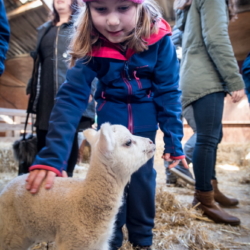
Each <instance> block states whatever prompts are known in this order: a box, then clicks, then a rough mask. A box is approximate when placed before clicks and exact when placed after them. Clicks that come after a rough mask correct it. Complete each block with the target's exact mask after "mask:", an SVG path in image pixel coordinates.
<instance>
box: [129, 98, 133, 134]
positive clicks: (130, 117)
mask: <svg viewBox="0 0 250 250" xmlns="http://www.w3.org/2000/svg"><path fill="white" fill-rule="evenodd" d="M133 125H134V124H133V116H132V106H131V103H128V130H129V131H130V132H131V134H133V127H134V126H133Z"/></svg>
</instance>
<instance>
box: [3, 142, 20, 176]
mask: <svg viewBox="0 0 250 250" xmlns="http://www.w3.org/2000/svg"><path fill="white" fill-rule="evenodd" d="M17 169H18V166H17V163H16V161H15V160H14V155H13V150H12V143H0V173H3V172H6V173H15V172H17Z"/></svg>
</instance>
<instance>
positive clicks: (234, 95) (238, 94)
mask: <svg viewBox="0 0 250 250" xmlns="http://www.w3.org/2000/svg"><path fill="white" fill-rule="evenodd" d="M244 95H245V90H244V89H241V90H237V91H234V92H232V94H231V98H232V101H233V102H239V101H240V100H241V99H242V97H243V96H244Z"/></svg>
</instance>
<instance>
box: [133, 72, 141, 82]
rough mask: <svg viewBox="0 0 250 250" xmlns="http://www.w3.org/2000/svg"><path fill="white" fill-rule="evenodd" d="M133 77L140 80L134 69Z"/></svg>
mask: <svg viewBox="0 0 250 250" xmlns="http://www.w3.org/2000/svg"><path fill="white" fill-rule="evenodd" d="M134 77H135V79H136V80H140V78H139V77H137V76H136V70H135V71H134Z"/></svg>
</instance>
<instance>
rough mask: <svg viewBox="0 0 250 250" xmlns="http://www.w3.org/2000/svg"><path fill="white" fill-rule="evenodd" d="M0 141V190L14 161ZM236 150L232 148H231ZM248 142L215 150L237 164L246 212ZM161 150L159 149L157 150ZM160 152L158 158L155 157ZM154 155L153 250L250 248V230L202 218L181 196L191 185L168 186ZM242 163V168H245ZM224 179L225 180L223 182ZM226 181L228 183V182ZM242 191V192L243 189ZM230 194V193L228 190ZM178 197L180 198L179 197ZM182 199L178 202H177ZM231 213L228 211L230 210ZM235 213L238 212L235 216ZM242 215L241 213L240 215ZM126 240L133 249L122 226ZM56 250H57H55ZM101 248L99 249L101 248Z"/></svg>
mask: <svg viewBox="0 0 250 250" xmlns="http://www.w3.org/2000/svg"><path fill="white" fill-rule="evenodd" d="M6 145H7V144H0V181H1V182H0V191H1V189H2V188H3V186H4V185H5V184H6V183H7V182H8V181H9V180H11V179H12V178H14V177H15V175H16V171H17V164H16V163H15V161H14V160H13V154H12V150H11V144H8V145H7V146H6ZM234 149H235V150H234ZM249 149H250V147H249V145H244V146H243V147H242V148H241V151H240V148H239V147H233V146H230V145H226V146H225V148H224V147H222V146H221V147H220V149H219V152H218V162H217V163H220V164H225V163H227V164H229V163H231V164H236V163H237V165H238V166H240V170H241V171H240V172H238V174H237V175H235V177H234V179H233V180H234V181H235V182H234V183H233V185H234V186H235V187H238V186H240V189H238V190H240V192H241V193H240V194H239V195H240V203H241V205H240V207H244V206H246V207H245V210H248V211H249V207H250V201H249V194H250V192H249V190H250V188H249V183H250V174H249V172H250V171H249V167H250V164H246V163H247V162H248V159H245V155H246V154H248V153H249ZM160 151H161V149H160ZM158 155H159V157H157V156H158ZM158 155H156V157H155V158H156V159H155V162H156V164H158V165H160V167H157V166H156V169H157V172H158V179H157V183H158V188H157V195H156V219H155V228H154V249H155V250H168V249H174V250H179V249H180V250H182V249H190V250H203V249H204V250H206V249H207V250H210V249H211V250H215V249H220V250H230V249H240V250H245V249H250V230H249V229H248V228H247V227H245V226H240V227H230V226H226V225H218V224H215V223H213V222H211V221H210V220H209V219H208V218H206V217H203V216H202V213H201V211H199V210H196V209H194V208H191V206H190V205H189V204H190V200H189V201H188V202H187V200H185V199H184V200H185V201H184V202H183V201H182V200H183V199H182V198H183V197H184V198H185V197H189V198H190V197H192V194H193V187H191V186H189V185H186V184H185V183H184V182H182V181H179V180H178V183H177V185H176V186H175V187H167V186H166V184H165V173H164V172H165V170H164V168H163V167H162V160H161V159H160V156H161V154H160V153H159V154H158ZM244 166H245V167H244ZM87 168H88V164H80V166H78V167H77V168H76V171H75V175H76V177H81V178H82V177H83V176H84V175H85V173H86V171H87ZM1 172H2V173H1ZM218 174H219V175H221V176H222V175H223V176H222V177H223V178H221V176H219V177H220V180H221V181H223V184H224V185H228V184H227V181H228V180H229V181H230V184H231V181H232V179H230V178H232V177H230V175H229V174H228V173H227V172H226V171H224V170H219V171H218ZM224 181H225V183H224ZM230 184H229V185H230ZM242 190H245V192H242ZM229 194H230V192H229ZM180 198H181V199H180ZM180 200H181V201H180ZM230 212H231V211H230ZM237 216H238V215H237ZM243 216H244V215H243ZM241 220H242V224H243V225H244V224H245V225H246V224H247V225H248V227H249V224H250V223H249V220H250V216H249V212H248V213H247V214H245V217H241ZM124 233H125V240H124V244H123V246H122V248H121V249H120V250H132V246H131V244H130V243H129V242H128V241H127V237H126V235H127V234H126V228H124ZM48 249H49V250H56V247H55V246H54V244H53V243H49V244H47V243H45V242H43V243H40V244H37V245H35V246H33V247H32V248H31V249H29V250H48ZM57 250H59V249H57ZM100 250H101V249H100Z"/></svg>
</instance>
